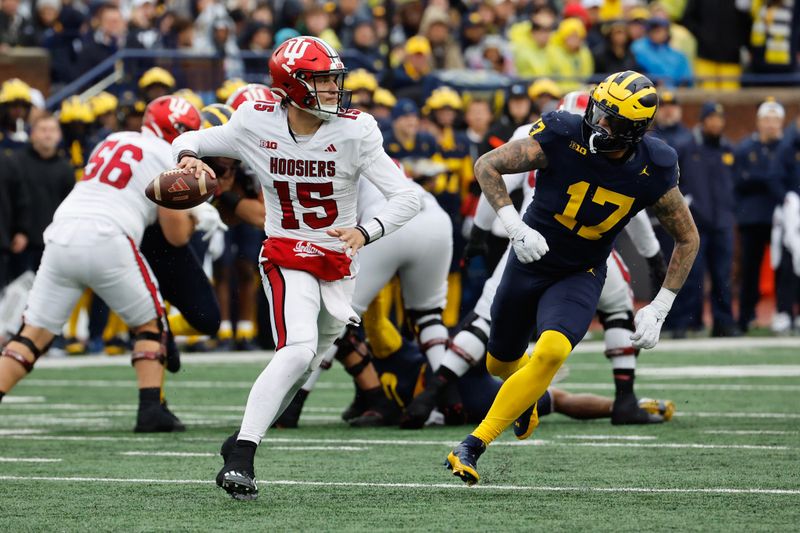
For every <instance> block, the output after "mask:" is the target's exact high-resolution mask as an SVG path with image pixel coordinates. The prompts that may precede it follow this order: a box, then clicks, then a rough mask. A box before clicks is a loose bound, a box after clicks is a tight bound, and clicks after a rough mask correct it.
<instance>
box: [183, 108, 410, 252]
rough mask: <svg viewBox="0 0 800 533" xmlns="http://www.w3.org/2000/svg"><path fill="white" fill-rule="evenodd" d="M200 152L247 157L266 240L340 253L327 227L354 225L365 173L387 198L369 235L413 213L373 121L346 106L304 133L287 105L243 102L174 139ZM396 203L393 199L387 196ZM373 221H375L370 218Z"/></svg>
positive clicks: (382, 231) (368, 225)
mask: <svg viewBox="0 0 800 533" xmlns="http://www.w3.org/2000/svg"><path fill="white" fill-rule="evenodd" d="M184 150H187V151H190V152H193V153H196V154H198V155H199V156H200V157H203V156H207V155H208V156H225V157H231V158H234V159H240V160H242V161H244V162H246V163H247V164H248V165H249V166H250V168H252V169H253V170H254V171H255V172H256V174H257V175H258V178H259V181H260V182H261V186H262V188H263V190H264V203H265V206H266V211H267V218H266V221H265V226H264V230H265V232H266V234H267V236H269V237H283V238H289V239H295V240H301V241H310V242H312V243H314V244H316V245H319V246H322V247H323V248H328V249H330V250H337V251H341V249H342V245H341V242H340V241H339V239H338V238H337V237H331V236H329V235H327V233H326V232H325V230H326V229H329V228H343V227H354V226H355V225H356V198H357V192H358V188H357V182H358V179H359V177H361V176H364V177H366V178H368V179H369V180H370V181H371V182H372V183H374V184H375V185H376V186H377V187H378V189H380V191H381V193H383V195H384V196H386V197H387V198H389V199H390V201H389V202H388V203H387V205H386V207H385V208H384V209H383V210H381V212H380V213H378V215H377V216H376V217H375V219H373V220H372V221H370V222H368V223H365V224H364V226H365V227H366V228H367V231H369V233H370V235H373V233H374V232H375V231H376V230H375V228H377V235H375V237H376V238H377V237H380V236H382V235H383V234H388V233H391V232H392V231H393V230H394V229H397V228H398V227H400V226H401V225H402V224H403V223H405V222H406V221H407V220H408V219H409V218H411V216H413V215H414V214H415V213H416V211H417V210H418V206H417V205H416V203H415V205H407V202H404V201H403V200H401V198H400V197H402V196H408V197H411V199H412V200H415V202H416V195H415V194H414V193H413V191H412V190H411V185H410V184H409V183H408V181H407V180H406V178H405V177H404V176H403V173H402V172H401V171H400V169H399V168H397V166H396V165H394V164H393V163H392V161H391V159H389V157H388V156H387V155H386V153H385V152H384V151H383V137H382V136H381V133H380V130H379V129H378V127H377V123H376V122H375V119H374V118H372V116H371V115H369V114H367V113H360V112H358V111H354V110H350V111H346V112H343V113H340V114H339V115H338V116H334V117H332V118H331V119H330V120H328V121H325V122H323V123H322V125H321V126H320V127H319V129H318V130H317V131H316V132H315V133H314V135H312V136H310V137H309V138H307V139H306V138H302V137H299V136H295V135H293V134H292V132H291V131H290V130H289V123H288V120H287V113H286V109H284V108H283V107H281V105H280V104H279V103H276V102H245V103H243V104H242V105H241V106H239V108H238V109H237V110H236V112H235V113H234V114H233V116H232V117H231V119H230V120H229V121H228V122H227V123H226V124H224V125H222V126H217V127H214V128H208V129H205V130H201V131H192V132H187V133H184V134H183V135H181V136H180V137H178V138H177V139H176V140H175V141H174V142H173V144H172V151H173V154H174V155H175V156H176V159H177V156H179V155H180V153H181V152H183V151H184ZM395 196H397V200H399V201H395V202H392V201H391V200H392V198H393V197H395ZM375 220H379V221H380V223H379V224H378V223H375V222H374V221H375Z"/></svg>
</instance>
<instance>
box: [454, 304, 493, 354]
mask: <svg viewBox="0 0 800 533" xmlns="http://www.w3.org/2000/svg"><path fill="white" fill-rule="evenodd" d="M489 327H490V326H489V323H488V322H487V321H486V320H484V319H482V318H481V317H479V316H478V315H476V314H475V313H470V314H469V315H468V316H467V323H466V325H465V326H464V327H463V328H462V329H461V331H459V332H458V333H457V334H456V336H455V337H454V338H453V340H452V341H451V342H450V346H449V348H450V351H452V352H453V353H454V354H456V355H457V356H459V357H460V358H461V359H463V360H464V361H466V362H467V363H469V365H470V366H475V365H476V364H477V363H478V362H480V360H481V359H483V356H484V354H486V345H487V344H489Z"/></svg>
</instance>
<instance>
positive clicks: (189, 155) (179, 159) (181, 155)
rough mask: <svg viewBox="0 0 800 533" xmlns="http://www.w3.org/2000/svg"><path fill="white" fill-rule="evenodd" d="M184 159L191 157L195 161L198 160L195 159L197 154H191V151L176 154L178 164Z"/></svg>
mask: <svg viewBox="0 0 800 533" xmlns="http://www.w3.org/2000/svg"><path fill="white" fill-rule="evenodd" d="M184 157H193V158H195V159H200V158H199V157H197V154H196V153H194V152H192V151H191V150H181V151H180V152H179V153H178V163H180V162H181V159H183V158H184Z"/></svg>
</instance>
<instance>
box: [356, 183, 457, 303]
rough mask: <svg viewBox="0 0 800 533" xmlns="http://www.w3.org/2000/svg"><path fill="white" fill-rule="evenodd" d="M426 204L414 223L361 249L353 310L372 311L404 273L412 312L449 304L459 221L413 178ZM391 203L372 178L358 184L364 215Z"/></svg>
mask: <svg viewBox="0 0 800 533" xmlns="http://www.w3.org/2000/svg"><path fill="white" fill-rule="evenodd" d="M412 186H413V188H414V190H415V191H416V192H417V194H418V196H419V197H420V203H421V205H422V209H421V210H420V212H419V214H418V215H417V216H415V217H414V218H413V219H411V221H409V223H408V224H406V225H405V226H403V227H402V228H400V229H399V230H397V231H396V232H395V233H393V234H392V235H391V236H389V237H388V238H385V239H381V240H379V241H378V242H376V243H375V244H371V245H369V246H367V247H366V248H364V249H363V250H362V251H361V252H359V254H358V261H359V268H360V270H359V274H358V279H357V280H356V289H355V294H354V295H353V309H355V311H356V312H357V313H358V314H359V315H360V314H363V313H364V311H366V309H367V307H368V306H369V304H370V303H371V302H372V300H374V299H375V296H377V295H378V292H379V291H380V290H381V289H382V288H383V287H384V286H385V285H386V284H387V283H389V281H390V280H391V279H392V278H393V277H394V275H395V274H397V275H398V276H400V287H401V290H402V292H403V305H404V306H405V308H406V309H409V310H412V311H423V310H429V309H437V308H439V309H444V307H445V305H446V303H447V274H448V272H449V270H450V259H451V257H452V255H453V232H452V230H453V225H452V222H451V221H450V217H449V216H448V215H447V213H446V212H445V210H444V209H442V208H441V207H440V206H439V203H438V202H437V201H436V198H434V197H433V195H431V194H430V193H428V192H426V191H425V190H424V189H423V188H422V187H420V186H419V185H417V184H415V183H413V182H412ZM385 204H386V200H385V199H384V197H383V195H382V194H381V192H380V191H379V190H378V188H377V187H375V186H374V185H373V184H372V183H370V182H368V181H365V180H364V181H361V182H360V183H359V184H358V220H359V222H366V221H368V220H370V219H372V218H373V217H375V216H376V215H377V214H378V213H379V212H380V211H381V210H382V209H383V207H384V205H385Z"/></svg>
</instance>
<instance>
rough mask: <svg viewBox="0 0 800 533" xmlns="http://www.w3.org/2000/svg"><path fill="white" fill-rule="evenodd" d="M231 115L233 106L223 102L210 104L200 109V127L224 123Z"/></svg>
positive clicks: (204, 127) (210, 126)
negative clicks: (201, 120)
mask: <svg viewBox="0 0 800 533" xmlns="http://www.w3.org/2000/svg"><path fill="white" fill-rule="evenodd" d="M231 115H233V108H232V107H231V106H228V105H225V104H211V105H207V106H205V107H204V108H203V109H201V110H200V116H201V117H202V119H203V124H202V126H201V127H202V129H206V128H212V127H214V126H222V125H223V124H226V123H227V122H228V121H229V120H230V119H231Z"/></svg>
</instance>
